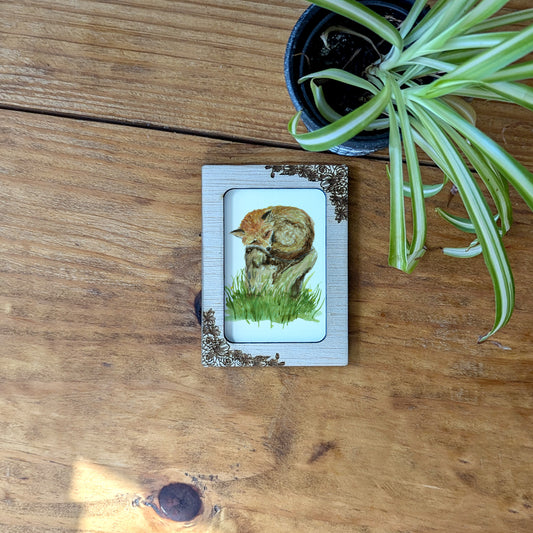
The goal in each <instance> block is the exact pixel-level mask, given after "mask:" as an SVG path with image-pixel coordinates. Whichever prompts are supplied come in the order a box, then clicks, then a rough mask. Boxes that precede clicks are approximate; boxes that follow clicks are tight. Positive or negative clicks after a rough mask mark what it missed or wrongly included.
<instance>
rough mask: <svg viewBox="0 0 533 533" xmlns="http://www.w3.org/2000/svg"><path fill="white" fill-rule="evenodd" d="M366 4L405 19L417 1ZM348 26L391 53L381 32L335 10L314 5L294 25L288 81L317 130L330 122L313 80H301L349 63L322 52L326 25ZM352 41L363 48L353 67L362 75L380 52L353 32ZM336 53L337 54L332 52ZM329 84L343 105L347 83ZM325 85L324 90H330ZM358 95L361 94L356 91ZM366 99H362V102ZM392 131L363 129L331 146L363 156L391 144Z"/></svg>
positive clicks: (332, 100)
mask: <svg viewBox="0 0 533 533" xmlns="http://www.w3.org/2000/svg"><path fill="white" fill-rule="evenodd" d="M359 1H360V2H361V3H362V4H364V5H365V6H367V7H369V8H371V9H372V10H374V11H376V12H377V13H379V14H380V15H384V16H387V18H389V20H391V21H392V22H393V23H394V22H397V23H399V22H401V21H402V20H403V19H404V18H405V17H406V15H407V13H408V12H409V9H410V8H411V6H412V5H413V1H412V0H391V1H386V0H359ZM339 25H341V26H345V27H348V28H350V29H352V30H354V31H355V32H358V33H361V34H363V35H366V36H367V37H369V38H370V39H372V41H373V42H374V43H375V46H376V47H377V49H378V50H379V51H380V53H387V51H388V50H389V48H390V45H389V44H388V43H386V42H383V41H382V40H381V39H380V38H379V37H378V36H377V35H375V34H374V33H372V32H369V30H367V29H365V28H363V27H361V26H360V25H358V24H355V23H354V22H352V21H350V20H348V19H346V18H344V17H341V16H340V15H337V14H335V13H332V12H331V11H328V10H326V9H323V8H320V7H318V6H315V5H311V6H310V7H309V8H308V9H307V10H306V11H305V12H304V13H303V14H302V16H301V17H300V18H299V20H298V21H297V23H296V25H295V26H294V29H293V31H292V33H291V35H290V37H289V41H288V43H287V48H286V51H285V65H284V71H285V82H286V85H287V89H288V91H289V95H290V98H291V100H292V103H293V105H294V107H295V108H296V110H298V111H300V110H302V121H303V123H304V125H305V126H306V128H307V129H308V130H309V131H314V130H316V129H318V128H321V127H322V126H326V125H327V124H328V122H327V121H326V120H325V119H324V118H323V117H322V116H321V115H320V114H319V113H318V111H317V110H316V108H315V104H314V100H313V95H312V93H311V90H310V88H309V84H301V85H300V84H298V80H299V79H300V78H301V77H302V76H304V75H306V74H309V73H311V72H316V71H318V70H322V69H323V68H332V67H337V68H344V69H345V70H346V65H345V64H337V65H335V61H336V60H342V61H344V59H342V58H336V57H329V58H326V59H324V57H323V56H322V54H321V49H322V48H323V44H322V40H321V34H322V33H323V32H324V30H325V29H327V28H328V27H331V26H339ZM349 39H350V40H351V42H350V43H349V45H350V46H351V47H352V48H360V49H361V52H360V53H358V54H357V58H356V60H354V61H352V63H351V65H350V70H351V71H352V72H353V73H354V74H357V75H358V76H362V75H363V71H364V69H365V68H366V67H367V66H368V65H370V64H371V63H373V62H374V61H375V60H376V59H377V58H378V55H377V53H376V52H375V50H374V48H373V47H372V46H371V45H370V44H369V43H368V42H367V41H366V40H364V39H362V38H358V37H355V36H349ZM332 55H334V54H332ZM327 83H328V84H329V93H330V95H329V96H330V97H329V99H328V94H326V99H327V100H328V103H329V104H330V105H331V106H332V107H335V105H337V106H339V105H340V104H339V100H342V99H344V97H343V94H342V91H344V93H346V91H345V87H342V86H341V84H339V83H338V82H327ZM326 90H327V89H326V86H324V91H326ZM348 91H349V92H350V93H351V94H354V93H355V91H354V88H353V87H351V88H349V89H348ZM356 96H357V95H356ZM359 97H360V98H361V99H364V98H365V97H366V95H364V94H363V93H361V94H360V96H359ZM361 103H362V102H361ZM354 107H357V103H356V102H355V101H351V102H350V101H348V102H343V104H342V105H340V108H339V109H337V111H338V112H339V113H340V114H346V113H348V112H349V111H350V110H351V108H354ZM388 143H389V134H388V129H387V130H376V131H372V132H365V133H360V134H358V135H357V136H355V137H353V138H352V139H350V140H349V141H347V142H346V143H344V144H342V145H340V146H336V147H334V148H331V149H330V151H331V152H334V153H337V154H340V155H347V156H361V155H366V154H369V153H371V152H375V151H376V150H381V149H382V148H385V147H387V146H388Z"/></svg>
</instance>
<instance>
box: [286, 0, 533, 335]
mask: <svg viewBox="0 0 533 533" xmlns="http://www.w3.org/2000/svg"><path fill="white" fill-rule="evenodd" d="M507 2H508V0H438V1H437V2H436V3H435V4H434V6H433V7H432V8H431V9H430V10H429V11H427V13H426V14H425V15H424V16H421V13H422V12H423V10H424V8H425V4H426V0H415V1H414V3H413V6H412V8H411V10H410V12H409V13H408V15H407V17H406V18H405V20H404V21H403V22H402V23H401V24H400V25H399V26H398V27H395V26H393V25H392V24H391V23H390V22H389V21H388V20H386V19H385V18H384V17H382V16H380V15H378V14H376V13H375V12H373V11H372V10H370V9H369V8H368V7H366V6H364V5H362V4H360V3H359V2H357V1H354V0H315V1H314V2H313V3H315V4H316V5H318V6H320V7H323V8H326V9H329V10H331V11H333V12H336V13H337V14H339V15H342V16H344V17H346V18H348V19H350V20H352V21H355V22H356V23H358V24H360V25H362V26H364V27H366V28H368V29H370V30H371V31H373V32H374V33H375V34H377V36H379V38H380V39H383V40H384V41H386V42H387V43H389V44H390V51H389V52H388V53H386V54H385V55H383V56H382V57H380V58H379V59H378V60H377V61H376V62H375V63H374V64H372V65H369V66H368V67H367V68H366V71H365V73H364V74H363V75H362V76H356V75H354V74H353V73H349V72H346V71H343V70H340V69H336V68H329V69H327V70H323V71H320V72H315V73H313V74H310V75H306V76H304V77H303V78H301V79H300V83H310V84H311V87H310V88H311V90H312V93H313V96H314V100H315V105H316V107H317V110H318V111H319V112H320V113H321V114H322V116H324V118H325V119H326V120H327V121H328V124H327V125H326V126H324V127H322V128H320V129H317V130H315V131H312V132H308V133H298V131H297V125H298V121H299V117H300V114H301V112H299V113H297V114H296V115H295V116H294V117H293V118H292V120H291V121H290V122H289V131H290V133H291V134H292V135H293V136H294V138H295V139H296V140H297V141H298V142H299V143H300V145H301V146H302V147H303V148H305V149H307V150H312V151H321V150H327V149H330V148H331V147H334V146H336V145H339V144H342V143H343V142H345V141H346V140H348V139H350V138H352V137H353V136H355V135H357V134H358V133H359V132H361V131H363V130H365V129H367V130H368V129H372V128H376V127H379V126H383V123H384V122H385V124H386V127H387V128H388V130H389V165H388V166H387V175H388V177H389V180H390V244H389V264H390V265H391V266H393V267H396V268H398V269H400V270H403V271H405V272H411V271H412V270H413V269H414V267H415V266H416V264H417V262H418V261H419V259H420V258H421V257H422V256H423V254H424V252H425V241H426V213H425V198H427V197H429V196H432V195H435V194H437V193H438V192H439V191H440V190H441V189H442V187H443V186H444V184H445V183H446V182H447V181H449V182H451V184H453V187H454V188H455V189H456V190H457V191H458V192H459V194H460V197H461V199H462V202H463V204H464V207H465V208H466V213H467V217H458V216H456V215H453V214H451V213H448V212H446V211H444V210H442V209H438V210H437V211H438V212H439V214H440V215H441V216H442V217H443V218H444V220H446V221H448V222H449V223H451V224H452V225H453V226H455V227H456V228H458V229H460V230H462V231H464V232H466V233H471V234H472V235H473V236H472V239H473V240H472V242H471V244H470V245H469V246H467V247H465V248H444V253H445V254H447V255H450V256H454V257H473V256H475V255H478V254H482V255H483V258H484V260H485V264H486V266H487V268H488V271H489V273H490V276H491V278H492V283H493V286H494V292H495V319H494V324H493V326H492V328H491V329H490V331H489V332H488V333H487V334H485V335H482V336H480V337H479V342H482V341H484V340H486V339H487V338H488V337H490V336H491V335H493V334H494V333H495V332H496V331H498V330H499V329H500V328H501V327H502V326H504V325H505V324H506V323H507V322H508V321H509V318H510V317H511V314H512V311H513V307H514V299H515V291H514V281H513V275H512V272H511V268H510V265H509V261H508V258H507V254H506V251H505V248H504V246H503V242H502V237H503V235H504V234H505V233H506V232H507V231H508V230H509V228H510V226H511V222H512V209H511V201H510V198H509V184H510V185H511V186H512V187H514V188H515V189H516V190H517V191H518V193H519V194H520V196H521V197H522V198H523V199H524V201H525V202H526V204H527V205H528V206H529V208H530V209H533V174H532V173H531V172H530V171H529V170H528V169H526V168H525V167H524V166H523V165H522V164H520V163H519V162H518V161H517V160H515V159H514V158H513V157H512V156H511V155H510V154H509V153H507V152H506V151H505V150H504V149H503V148H502V147H501V146H499V145H498V144H497V143H496V142H495V141H493V140H492V139H491V138H490V137H488V136H487V135H486V134H484V133H483V132H482V131H480V130H479V129H478V128H476V126H475V116H476V114H475V111H474V109H473V107H472V106H471V104H470V103H468V102H467V101H466V100H465V99H464V97H467V98H468V99H472V98H481V99H484V100H495V101H498V102H510V103H514V104H518V105H520V106H523V107H524V108H526V109H529V110H533V88H532V87H530V86H528V85H526V84H523V83H518V82H519V81H520V80H525V79H528V78H532V77H533V61H528V60H524V61H520V62H518V61H519V60H523V59H524V58H526V56H527V55H528V54H529V53H531V52H532V51H533V24H531V21H532V20H533V9H525V10H521V11H516V12H513V13H509V14H503V15H501V14H496V13H497V12H498V11H499V10H500V9H501V8H502V7H503V6H505V4H506V3H507ZM524 23H528V24H529V25H528V26H527V27H523V26H524ZM509 24H519V26H522V27H523V29H519V30H513V31H508V30H506V31H503V30H502V29H501V28H502V27H503V26H506V25H509ZM326 38H327V36H326ZM526 59H527V58H526ZM324 79H332V80H337V81H341V82H343V83H345V84H346V85H347V86H353V87H357V88H363V89H365V90H366V91H368V93H369V95H370V97H369V98H368V100H367V101H366V102H365V103H364V104H362V105H361V106H360V107H358V108H357V109H355V110H353V111H351V112H350V113H348V114H346V115H344V116H340V115H338V114H337V112H335V111H334V110H333V109H332V107H331V106H330V105H329V104H328V102H327V101H326V99H325V96H324V92H323V90H322V87H321V85H320V83H321V80H324ZM417 147H418V148H419V149H421V150H422V151H423V152H425V153H426V154H427V156H429V157H430V158H431V159H432V160H433V161H434V163H435V164H436V165H437V166H438V167H439V168H440V169H441V170H442V171H443V175H444V178H443V183H441V184H439V185H437V186H435V185H426V184H424V182H423V180H422V175H421V171H420V165H419V160H418V154H417ZM404 160H405V167H406V173H405V174H404V165H403V163H404ZM476 174H477V177H476ZM481 185H483V186H484V189H485V193H484V192H483V191H482V187H481ZM485 195H487V197H488V196H490V197H491V198H492V201H493V205H494V210H495V212H492V211H491V208H490V207H489V202H488V201H487V197H486V196H485ZM406 197H407V198H409V199H410V204H411V210H412V228H411V235H410V238H409V235H408V230H407V227H406V214H405V209H406V206H405V198H406Z"/></svg>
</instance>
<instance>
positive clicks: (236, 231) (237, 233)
mask: <svg viewBox="0 0 533 533" xmlns="http://www.w3.org/2000/svg"><path fill="white" fill-rule="evenodd" d="M230 233H231V234H232V235H235V237H239V239H242V237H243V236H244V234H245V231H244V230H243V229H241V228H237V229H234V230H233V231H231V232H230Z"/></svg>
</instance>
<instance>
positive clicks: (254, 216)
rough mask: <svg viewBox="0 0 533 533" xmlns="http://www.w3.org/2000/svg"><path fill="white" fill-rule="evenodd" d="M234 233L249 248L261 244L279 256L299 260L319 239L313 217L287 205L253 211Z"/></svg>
mask: <svg viewBox="0 0 533 533" xmlns="http://www.w3.org/2000/svg"><path fill="white" fill-rule="evenodd" d="M231 233H232V235H235V236H236V237H239V238H240V239H242V243H243V244H244V246H246V247H258V248H261V249H262V250H264V251H265V252H266V253H267V254H269V255H270V256H271V257H273V258H275V259H280V260H282V261H296V260H298V259H300V258H302V257H303V256H305V255H306V254H308V253H309V251H310V250H311V248H312V246H313V240H314V238H315V230H314V224H313V220H312V219H311V217H310V216H309V215H308V214H307V213H306V212H305V211H303V210H302V209H299V208H297V207H290V206H284V205H275V206H270V207H265V208H264V209H255V210H254V211H250V212H249V213H248V214H246V216H245V217H244V218H243V219H242V222H241V224H240V226H239V227H238V228H237V229H236V230H233V231H232V232H231Z"/></svg>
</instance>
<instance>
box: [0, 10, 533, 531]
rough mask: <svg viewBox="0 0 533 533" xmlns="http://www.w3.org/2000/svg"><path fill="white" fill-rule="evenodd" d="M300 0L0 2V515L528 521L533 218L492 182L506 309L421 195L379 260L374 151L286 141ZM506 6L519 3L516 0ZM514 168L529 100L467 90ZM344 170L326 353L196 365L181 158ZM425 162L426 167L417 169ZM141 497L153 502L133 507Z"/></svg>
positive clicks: (189, 191)
mask: <svg viewBox="0 0 533 533" xmlns="http://www.w3.org/2000/svg"><path fill="white" fill-rule="evenodd" d="M306 5H307V4H306V3H305V2H304V1H303V0H290V1H286V0H272V1H264V0H247V1H245V0H226V1H224V2H215V1H214V0H205V1H203V2H195V1H192V0H183V1H170V0H151V1H149V2H146V1H141V0H114V1H104V0H78V1H76V2H74V1H66V0H63V1H61V0H47V1H39V0H3V1H2V3H1V4H0V32H1V39H0V57H1V61H0V120H1V125H0V357H1V364H0V417H1V431H0V531H2V532H3V533H29V532H39V533H41V532H42V533H45V532H46V533H52V532H53V533H57V532H83V533H96V532H98V533H100V532H114V533H116V532H119V533H121V532H124V533H137V532H139V533H140V532H174V531H182V530H183V529H184V525H182V524H180V523H178V522H175V521H172V520H169V519H168V518H164V517H161V516H159V515H158V514H157V513H156V512H155V510H154V508H153V506H155V505H156V504H157V496H158V493H159V491H160V489H161V488H162V487H163V486H165V485H166V484H168V483H176V482H181V483H187V484H189V485H191V486H193V487H195V490H196V491H197V492H198V494H199V495H200V497H201V501H202V510H201V512H200V514H199V516H197V517H196V518H195V519H194V520H193V521H192V525H190V524H189V527H188V528H186V529H187V530H188V531H198V532H205V531H208V532H213V533H214V532H217V533H218V532H220V533H222V532H224V533H230V532H238V533H241V532H242V533H264V532H306V533H312V532H328V533H337V532H359V533H363V532H364V533H375V532H390V533H400V532H401V533H407V532H411V533H415V532H420V533H421V532H430V531H438V532H484V533H487V532H504V531H505V532H513V533H515V532H526V531H527V532H529V531H532V530H533V509H532V506H533V482H532V479H533V466H532V460H531V452H532V446H533V439H532V434H531V429H532V425H531V421H532V408H533V395H532V393H533V387H532V382H533V374H532V369H533V365H532V362H533V359H532V351H533V350H532V347H531V343H532V340H533V300H532V298H531V285H532V283H533V259H532V257H533V256H532V254H531V247H532V246H533V215H532V214H531V212H529V211H528V209H527V208H526V206H525V204H524V203H523V202H522V201H520V199H519V198H518V197H517V196H513V204H514V208H515V225H514V226H513V228H512V230H511V232H510V233H509V235H508V236H507V237H506V243H507V250H508V253H509V257H510V261H511V263H512V266H513V268H514V273H515V279H516V288H517V305H516V310H515V313H514V316H513V318H512V320H511V322H510V323H509V325H508V326H507V327H505V328H504V329H503V330H502V331H501V332H499V333H498V334H497V335H496V336H495V337H494V338H493V339H492V340H491V341H488V342H486V343H484V344H481V345H479V344H477V342H476V340H477V337H478V335H479V334H482V333H485V332H486V331H487V329H488V328H489V327H490V325H491V324H492V318H493V312H494V311H493V293H492V288H491V284H490V279H489V276H488V274H487V272H486V270H485V267H484V264H483V261H482V259H481V258H477V259H474V260H469V261H464V260H459V259H451V258H446V257H444V256H443V254H442V251H441V247H442V246H443V245H461V244H464V242H465V241H464V238H463V237H462V236H461V235H458V234H456V232H455V231H454V230H453V229H451V227H449V226H447V225H446V224H444V223H443V222H441V221H440V220H439V219H438V218H437V216H436V215H435V214H434V213H433V211H434V210H433V209H432V207H436V206H442V205H445V204H446V202H447V200H448V193H447V192H446V193H443V194H442V195H440V196H438V197H437V198H435V199H434V200H433V201H432V202H431V203H430V208H429V210H428V211H429V224H430V230H429V237H428V248H429V250H428V253H427V255H426V257H425V258H424V260H423V261H422V262H421V264H420V266H419V268H418V269H417V270H416V271H415V273H413V274H411V275H406V274H402V273H400V272H397V271H395V270H393V269H391V268H389V267H387V239H388V185H387V180H386V178H385V177H384V176H385V173H384V171H385V164H386V158H387V153H386V152H380V153H377V154H374V155H373V156H372V157H366V158H360V159H347V158H342V157H338V156H334V155H332V154H309V153H305V152H303V151H301V150H300V149H299V148H298V147H297V146H296V145H295V143H294V142H293V141H292V139H291V138H290V136H289V135H288V133H286V122H287V120H288V118H289V117H290V116H291V115H292V113H293V110H292V109H291V105H290V102H289V99H288V96H287V93H286V90H285V87H284V81H283V73H282V63H283V53H284V46H285V42H286V40H287V37H288V35H289V32H290V30H291V28H292V26H293V24H294V22H295V21H296V19H297V18H298V16H299V14H300V13H301V12H302V11H303V9H304V8H305V7H306ZM508 7H509V8H510V9H516V8H521V7H530V0H514V1H513V2H511V4H509V6H508ZM477 109H478V112H479V115H480V124H481V126H482V127H483V128H484V129H485V130H486V131H487V132H488V133H489V134H490V135H491V136H492V137H493V138H495V139H496V140H497V141H499V142H501V143H503V145H504V146H505V147H506V148H507V149H508V150H509V151H510V152H511V153H512V154H513V155H515V156H517V157H518V158H519V159H520V160H521V161H522V162H523V163H524V164H525V165H526V166H528V167H529V168H533V154H532V153H531V149H530V144H531V135H532V130H533V120H532V117H531V115H527V114H526V113H524V112H523V111H521V110H518V109H513V108H510V107H508V106H504V105H494V104H490V105H488V104H483V103H481V104H479V105H478V106H477ZM315 162H331V163H339V162H340V163H345V164H348V165H349V168H350V206H349V207H350V252H349V262H350V293H349V302H350V314H349V320H350V328H349V329H350V331H349V335H350V364H349V366H348V367H345V368H268V369H204V368H202V366H201V364H200V326H199V324H198V321H197V319H196V314H195V307H194V302H195V298H196V296H197V294H198V293H199V291H200V289H201V262H200V258H201V218H200V213H201V166H202V165H203V164H241V163H242V164H244V163H246V164H251V163H255V164H278V163H315ZM425 172H426V174H427V176H428V179H431V178H432V176H433V175H434V176H435V179H438V171H437V169H435V168H434V167H432V166H428V167H426V168H425ZM150 504H151V505H152V506H151V505H150Z"/></svg>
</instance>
